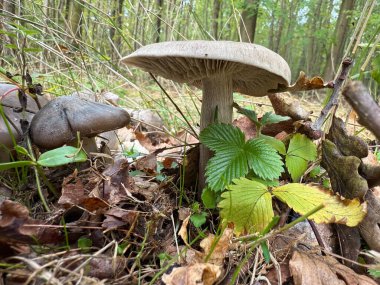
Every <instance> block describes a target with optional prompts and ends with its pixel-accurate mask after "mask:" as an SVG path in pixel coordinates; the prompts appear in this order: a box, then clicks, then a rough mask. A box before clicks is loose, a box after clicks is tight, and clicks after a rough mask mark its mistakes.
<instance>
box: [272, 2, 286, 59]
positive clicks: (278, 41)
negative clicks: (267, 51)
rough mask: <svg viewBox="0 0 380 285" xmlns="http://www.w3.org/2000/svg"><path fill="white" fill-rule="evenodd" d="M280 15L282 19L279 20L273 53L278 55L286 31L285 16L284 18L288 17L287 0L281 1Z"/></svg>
mask: <svg viewBox="0 0 380 285" xmlns="http://www.w3.org/2000/svg"><path fill="white" fill-rule="evenodd" d="M279 15H280V18H279V20H278V29H277V33H276V38H275V41H274V45H273V51H274V52H277V53H278V52H279V50H280V44H281V37H282V31H283V29H284V23H285V16H284V15H286V3H285V0H281V13H280V14H279Z"/></svg>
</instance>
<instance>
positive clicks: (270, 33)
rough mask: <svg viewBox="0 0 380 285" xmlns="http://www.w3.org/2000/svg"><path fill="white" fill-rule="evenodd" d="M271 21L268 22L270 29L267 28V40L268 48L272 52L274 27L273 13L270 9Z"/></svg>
mask: <svg viewBox="0 0 380 285" xmlns="http://www.w3.org/2000/svg"><path fill="white" fill-rule="evenodd" d="M277 4H278V0H276V2H275V3H274V7H277ZM270 18H271V21H270V28H269V38H268V47H269V49H271V50H273V49H274V26H275V23H276V21H275V19H276V15H275V11H274V10H273V9H272V10H271V17H270Z"/></svg>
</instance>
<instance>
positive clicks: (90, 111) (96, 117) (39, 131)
mask: <svg viewBox="0 0 380 285" xmlns="http://www.w3.org/2000/svg"><path fill="white" fill-rule="evenodd" d="M129 122H130V116H129V114H128V112H127V111H125V110H124V109H122V108H119V107H114V106H110V105H106V104H101V103H97V102H91V101H86V100H83V99H81V98H78V97H77V96H62V97H58V98H56V99H55V100H53V101H51V102H49V103H48V104H47V105H46V106H45V107H43V108H42V109H41V110H40V111H39V112H38V113H37V114H36V115H35V116H34V118H33V120H32V123H31V125H30V135H31V139H32V141H33V142H34V143H35V144H36V145H37V146H39V147H42V148H46V149H51V148H56V147H59V146H62V145H64V144H66V143H68V142H71V141H73V140H75V139H76V136H77V132H80V134H81V136H82V137H93V136H96V135H97V134H99V133H102V132H106V131H111V130H116V129H119V128H122V127H125V126H126V125H128V123H129Z"/></svg>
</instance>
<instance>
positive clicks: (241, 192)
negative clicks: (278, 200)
mask: <svg viewBox="0 0 380 285" xmlns="http://www.w3.org/2000/svg"><path fill="white" fill-rule="evenodd" d="M233 183H234V184H231V185H229V186H228V188H227V189H228V191H226V192H224V193H222V199H223V200H222V201H220V202H219V205H218V207H219V208H221V211H220V215H221V216H222V218H223V220H224V221H226V222H232V223H233V224H234V225H235V228H234V231H235V232H236V233H237V234H241V233H254V232H261V231H263V230H264V229H265V228H266V227H267V225H268V224H269V223H270V222H271V221H272V218H273V216H274V213H273V208H272V197H271V195H270V193H269V192H268V190H267V187H266V186H265V185H263V184H261V183H258V182H255V181H251V180H248V179H246V178H240V179H234V180H233Z"/></svg>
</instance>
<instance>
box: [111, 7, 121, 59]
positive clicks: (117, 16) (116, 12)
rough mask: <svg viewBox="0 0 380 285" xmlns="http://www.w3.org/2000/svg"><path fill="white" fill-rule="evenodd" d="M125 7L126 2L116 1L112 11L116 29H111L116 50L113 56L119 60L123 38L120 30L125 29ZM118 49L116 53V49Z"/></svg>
mask: <svg viewBox="0 0 380 285" xmlns="http://www.w3.org/2000/svg"><path fill="white" fill-rule="evenodd" d="M123 7H124V0H118V1H116V3H115V5H114V7H113V9H112V18H113V20H114V23H115V24H114V25H115V26H114V27H110V38H111V40H112V42H113V44H114V48H113V49H112V50H113V52H112V55H113V58H114V59H117V58H118V57H119V54H120V49H121V36H120V32H118V30H119V31H120V30H122V29H123ZM115 48H116V49H117V51H119V53H118V52H117V51H115V50H114V49H115Z"/></svg>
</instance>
